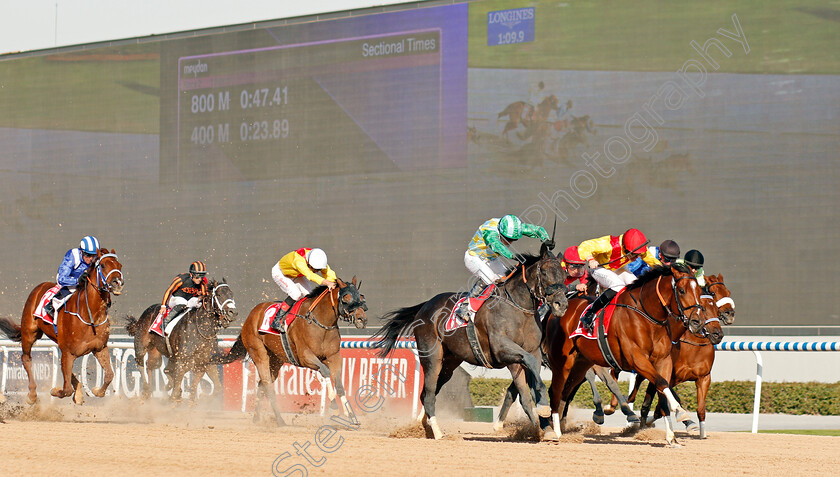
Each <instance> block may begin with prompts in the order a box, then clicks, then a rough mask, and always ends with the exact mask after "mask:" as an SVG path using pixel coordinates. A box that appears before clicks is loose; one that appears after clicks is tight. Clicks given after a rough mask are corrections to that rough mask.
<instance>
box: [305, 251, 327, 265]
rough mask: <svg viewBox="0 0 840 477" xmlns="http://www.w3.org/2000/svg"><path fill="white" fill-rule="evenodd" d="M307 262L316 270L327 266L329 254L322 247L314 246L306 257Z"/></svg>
mask: <svg viewBox="0 0 840 477" xmlns="http://www.w3.org/2000/svg"><path fill="white" fill-rule="evenodd" d="M306 263H308V264H309V266H310V267H312V268H314V269H315V270H323V269H325V268H327V254H326V253H324V251H323V250H321V249H320V248H313V249H312V250H310V251H309V255H308V256H307V257H306Z"/></svg>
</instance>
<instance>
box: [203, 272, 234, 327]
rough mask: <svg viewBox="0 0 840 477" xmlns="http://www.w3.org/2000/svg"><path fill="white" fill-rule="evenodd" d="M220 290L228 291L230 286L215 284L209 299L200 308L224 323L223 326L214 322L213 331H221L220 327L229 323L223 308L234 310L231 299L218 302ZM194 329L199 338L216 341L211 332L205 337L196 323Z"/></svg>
mask: <svg viewBox="0 0 840 477" xmlns="http://www.w3.org/2000/svg"><path fill="white" fill-rule="evenodd" d="M221 288H227V289H228V290H230V285H228V284H227V283H217V284H216V286H214V287H213V292H212V293H211V294H210V299H209V300H205V301H204V303H203V305H202V308H203V309H204V311H205V312H207V313H209V314H211V315H212V316H214V317H216V318H222V320H223V321H224V322H225V324H220V323H218V320H214V323H213V331H215V330H218V329H221V328H222V327H226V326H227V323H229V322H230V321H229V320H228V319H227V317H226V315H225V308H226V307H228V306H230V308H231V309H236V301H234V299H233V298H228V299H226V300H224V301H219V293H218V292H219V289H221ZM208 303H209V306H208ZM195 328H196V330H198V334H199V336H201V337H202V338H204V339H205V340H214V339H216V334H215V333H214V332H212V331H211V332H210V334H209V335H205V334H204V333H203V332H202V331H201V327H200V326H198V323H196V327H195Z"/></svg>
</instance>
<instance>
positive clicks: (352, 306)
mask: <svg viewBox="0 0 840 477" xmlns="http://www.w3.org/2000/svg"><path fill="white" fill-rule="evenodd" d="M350 287H353V289H350V290H348V288H350ZM337 288H338V303H336V300H335V299H334V298H333V294H332V290H330V289H329V288H327V289H326V290H324V291H323V292H321V294H320V295H318V298H315V301H314V302H312V305H310V306H309V310H307V312H306V314H305V315H298V316H300V317H302V318H303V319H305V320H306V321H307V323H311V324H314V325H317V326H318V327H320V328H321V329H323V330H325V331H329V330H336V329H338V323H336V324H334V325H332V326H326V325H324V324H322V323H321V322H320V321H318V319H317V318H315V317H313V316H312V311H313V310H314V309H315V307H316V306H317V305H318V303H320V301H321V299H323V298H324V296H325V295H327V294H329V296H330V306H331V307H332V310H333V313H334V314H335V316H336V318H338V319H341V320H342V321H346V322H348V323H354V322H355V321H356V320H357V319H359V318H358V317H357V316H356V315H357V314H358V312H359V310H360V309H361V310H364V311H367V309H368V307H367V304H366V303H365V302H364V300H362V299H361V295H359V299H358V300H356V296H355V295H357V294H358V289H356V288H355V287H354V286H353V284H352V283H347V284H346V285H345V286H344V287H337ZM354 289H356V290H357V291H356V293H353V290H354ZM343 291H344V292H343ZM347 294H350V296H351V297H352V298H353V301H352V302H351V303H349V304H345V303H344V302H343V301H342V300H341V297H343V296H346V295H347Z"/></svg>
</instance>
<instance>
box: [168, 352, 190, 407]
mask: <svg viewBox="0 0 840 477" xmlns="http://www.w3.org/2000/svg"><path fill="white" fill-rule="evenodd" d="M166 366H167V367H170V369H171V370H172V371H170V373H169V379H171V383H172V394H170V395H169V399H170V400H171V401H173V402H180V401H181V394H182V392H183V390H182V387H181V383H182V382H183V381H184V375H185V374H187V369H186V366H184V365H183V364H182V363H181V361H180V360H178V361H177V362H175V360H174V359H171V360H169V363H167V365H166Z"/></svg>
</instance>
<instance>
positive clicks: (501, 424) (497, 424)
mask: <svg viewBox="0 0 840 477" xmlns="http://www.w3.org/2000/svg"><path fill="white" fill-rule="evenodd" d="M504 428H505V423H504V421H496V422H494V423H493V430H494V431H496V432H500V431H501V430H502V429H504Z"/></svg>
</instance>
